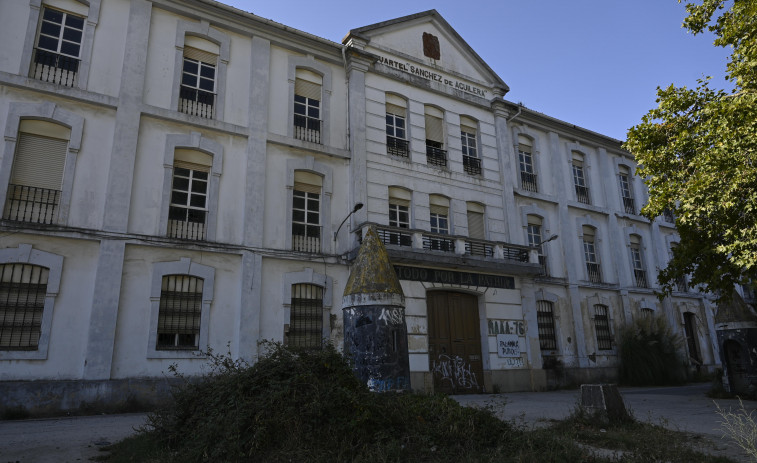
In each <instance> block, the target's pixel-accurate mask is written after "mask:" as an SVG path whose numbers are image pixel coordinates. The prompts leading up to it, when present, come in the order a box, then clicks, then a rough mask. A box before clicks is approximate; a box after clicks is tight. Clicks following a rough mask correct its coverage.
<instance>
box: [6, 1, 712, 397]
mask: <svg viewBox="0 0 757 463" xmlns="http://www.w3.org/2000/svg"><path fill="white" fill-rule="evenodd" d="M0 18H3V19H2V21H3V27H2V28H0V43H2V45H1V46H2V47H3V53H2V54H0V128H2V130H4V140H3V141H2V143H3V146H2V149H0V156H1V157H0V204H2V210H3V215H2V221H1V222H0V381H2V382H5V383H10V382H13V383H14V384H21V382H26V381H35V383H37V384H54V383H60V382H65V383H66V384H67V385H68V386H67V387H68V388H69V390H70V393H71V394H75V393H76V391H77V390H85V389H86V388H89V387H92V385H97V387H100V388H101V389H102V388H106V389H107V388H109V387H120V386H119V385H123V384H127V383H128V384H130V385H134V384H138V383H140V382H141V384H148V383H150V382H151V381H160V380H162V379H163V378H164V377H165V372H166V371H167V370H168V368H169V366H170V365H172V364H176V365H177V366H178V368H179V369H180V370H181V371H183V372H185V373H187V374H196V373H199V372H201V371H202V369H203V365H205V363H206V360H207V359H206V354H205V353H206V351H207V349H208V347H210V348H212V349H213V350H214V351H216V352H226V351H229V352H230V353H231V355H232V356H234V357H237V358H242V359H246V360H250V361H254V360H255V358H256V357H257V355H258V354H259V350H260V349H261V347H260V343H261V341H263V340H273V341H280V342H284V343H287V344H290V345H295V346H302V347H312V348H317V347H318V346H320V345H321V343H322V341H323V340H328V341H330V342H332V343H334V344H335V345H336V346H338V347H342V345H343V344H344V339H343V337H344V334H343V314H342V302H341V301H342V294H343V292H344V289H345V284H346V282H347V280H348V277H349V275H350V272H351V265H352V263H353V260H354V258H355V255H356V253H357V248H358V247H359V245H360V242H361V240H362V237H363V236H364V235H365V234H366V233H367V231H368V229H369V228H373V229H374V230H375V232H376V233H377V235H378V236H379V237H380V239H381V241H382V242H383V244H384V246H385V247H386V250H387V252H388V255H389V258H390V260H391V263H392V265H393V268H394V270H395V272H396V273H397V276H398V277H399V279H400V282H401V286H402V290H403V292H404V298H405V317H406V323H407V349H408V352H409V372H410V373H409V377H408V378H385V380H386V381H387V383H388V384H392V383H394V384H396V383H397V382H403V381H406V382H409V384H410V386H411V388H412V389H414V390H424V391H431V390H437V391H448V392H456V393H464V392H474V393H475V392H484V391H489V392H490V391H492V390H500V391H514V390H540V389H545V388H549V387H557V386H560V385H565V384H569V383H580V382H587V381H602V380H612V379H613V378H614V377H616V375H617V343H616V339H615V336H616V333H617V332H618V331H619V330H620V328H621V327H622V326H623V325H625V324H627V323H630V322H631V321H632V320H634V319H636V318H638V317H645V316H648V315H652V314H664V315H665V316H666V317H667V318H668V320H669V322H670V324H671V325H672V326H673V327H674V329H675V331H676V332H678V333H680V334H681V336H682V337H683V338H684V339H685V340H686V343H685V346H684V347H685V349H686V351H685V352H684V353H683V354H684V356H685V358H687V359H688V362H689V363H690V364H691V365H692V367H697V368H701V369H704V370H705V371H714V369H715V368H716V367H717V366H718V365H719V363H720V361H719V353H718V349H717V345H716V339H715V336H714V322H713V310H714V305H713V304H712V303H711V302H710V301H709V300H708V299H707V298H706V297H704V296H703V295H702V294H700V293H698V292H696V291H694V290H693V289H691V288H688V286H687V284H686V282H685V281H681V282H680V285H679V291H678V292H675V293H673V295H672V296H671V297H668V298H666V299H665V300H663V301H659V300H658V299H657V297H656V295H655V293H654V291H655V289H656V287H657V283H656V272H657V269H659V268H663V267H665V265H666V263H667V261H668V259H669V254H670V249H671V247H673V246H675V244H676V242H677V234H676V230H675V226H674V223H673V222H674V220H673V218H672V217H668V216H666V217H660V218H658V219H655V220H654V221H649V220H647V219H646V218H644V217H642V216H640V215H639V210H640V208H641V207H642V206H643V204H644V203H645V200H646V192H645V186H644V184H643V182H642V180H641V179H640V178H638V177H637V176H635V175H634V172H635V168H636V165H635V163H634V159H633V157H632V156H631V155H630V153H628V152H626V151H624V150H623V149H622V148H621V142H620V141H618V140H615V139H613V138H609V137H606V136H603V135H600V134H597V133H594V132H591V131H589V130H585V129H581V128H579V127H576V126H574V125H572V124H570V123H567V122H563V121H560V120H557V119H554V118H551V117H548V116H546V115H544V114H540V113H537V112H535V111H532V110H529V109H528V108H525V107H523V106H521V105H517V104H514V103H511V102H509V101H507V100H505V99H504V97H505V94H506V93H507V91H508V87H507V85H506V84H505V82H504V81H503V80H502V79H501V78H500V77H499V76H498V75H497V74H496V73H495V72H494V71H493V70H492V69H490V68H489V66H488V65H487V64H486V63H485V62H484V61H483V60H482V58H481V57H479V56H478V55H477V54H476V52H475V51H474V50H472V49H471V48H470V47H469V46H468V45H467V44H466V42H465V41H464V40H463V39H462V38H461V37H460V36H459V35H458V34H457V33H456V32H455V30H454V29H452V27H451V26H450V25H449V24H448V23H447V22H446V21H445V19H444V18H442V17H441V15H439V14H438V13H437V12H436V11H433V10H432V11H427V12H423V13H419V14H415V15H411V16H406V17H402V18H399V19H394V20H390V21H386V22H383V23H378V24H374V25H371V26H367V27H363V28H359V29H354V30H352V31H350V32H349V34H348V35H347V36H346V37H345V39H344V41H343V43H342V44H339V43H334V42H331V41H328V40H325V39H322V38H319V37H316V36H313V35H310V34H308V33H306V32H300V31H297V30H294V29H292V28H289V27H286V26H284V25H281V24H278V23H276V22H274V21H271V20H267V19H264V18H260V17H257V16H255V15H253V14H250V13H245V12H243V11H240V10H237V9H234V8H232V7H227V6H225V5H223V4H220V3H218V2H215V1H210V0H191V1H179V0H152V1H147V0H29V1H13V2H2V3H0ZM519 72H527V70H520V71H519ZM360 204H362V205H363V206H362V207H360ZM350 213H351V215H350ZM345 219H346V220H345ZM374 386H375V387H376V388H378V389H380V388H381V387H383V386H382V385H381V384H380V383H379V382H377V383H376V384H374ZM27 387H28V386H27ZM50 387H52V386H50ZM128 387H133V386H128ZM77 388H78V389H77Z"/></svg>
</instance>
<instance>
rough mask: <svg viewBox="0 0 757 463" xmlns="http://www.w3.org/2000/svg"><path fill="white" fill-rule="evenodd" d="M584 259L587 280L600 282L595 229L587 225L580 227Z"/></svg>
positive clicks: (600, 273) (600, 274)
mask: <svg viewBox="0 0 757 463" xmlns="http://www.w3.org/2000/svg"><path fill="white" fill-rule="evenodd" d="M581 230H582V232H583V237H582V241H583V248H584V261H585V262H586V273H587V276H588V277H589V281H590V282H592V283H601V282H602V272H601V269H600V267H599V258H598V256H597V248H596V229H595V228H594V227H590V226H588V225H584V226H583V227H582V229H581Z"/></svg>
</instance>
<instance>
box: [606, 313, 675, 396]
mask: <svg viewBox="0 0 757 463" xmlns="http://www.w3.org/2000/svg"><path fill="white" fill-rule="evenodd" d="M619 340H620V341H619V343H618V351H619V352H618V354H619V357H620V371H619V374H620V382H621V383H622V384H626V385H629V386H665V385H676V384H683V383H684V382H685V381H686V369H685V365H684V363H683V360H682V359H681V357H680V356H679V355H678V352H679V351H680V347H681V343H682V341H681V337H680V336H679V335H677V334H676V333H674V332H673V330H672V329H671V328H670V325H669V324H668V322H667V321H666V320H665V318H664V317H663V316H655V317H642V318H639V319H637V320H635V321H634V322H633V323H631V324H629V325H627V326H625V327H624V328H623V329H622V330H621V331H620V336H619Z"/></svg>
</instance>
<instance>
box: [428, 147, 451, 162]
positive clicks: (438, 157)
mask: <svg viewBox="0 0 757 463" xmlns="http://www.w3.org/2000/svg"><path fill="white" fill-rule="evenodd" d="M426 163H427V164H428V165H430V166H439V167H447V150H443V149H441V148H437V147H435V146H431V145H426Z"/></svg>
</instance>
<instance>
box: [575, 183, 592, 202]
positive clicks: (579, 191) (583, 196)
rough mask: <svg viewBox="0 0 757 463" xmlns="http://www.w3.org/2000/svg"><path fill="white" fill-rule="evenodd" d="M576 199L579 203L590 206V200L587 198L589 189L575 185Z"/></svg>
mask: <svg viewBox="0 0 757 463" xmlns="http://www.w3.org/2000/svg"><path fill="white" fill-rule="evenodd" d="M576 199H578V202H579V203H584V204H591V199H590V198H589V187H586V186H581V185H576Z"/></svg>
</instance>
